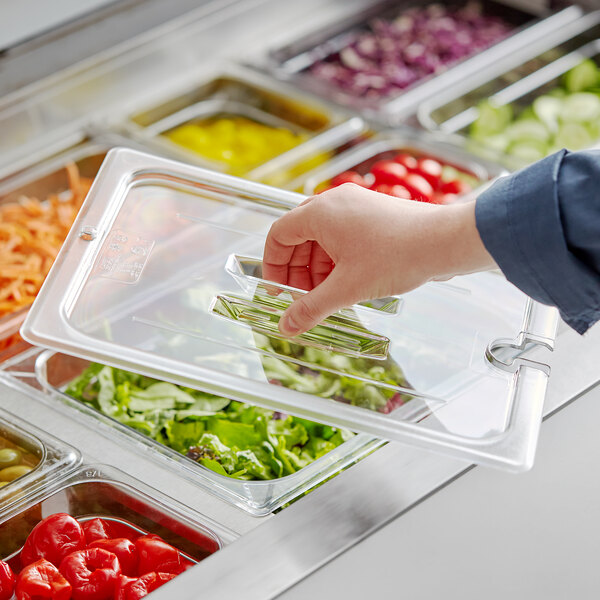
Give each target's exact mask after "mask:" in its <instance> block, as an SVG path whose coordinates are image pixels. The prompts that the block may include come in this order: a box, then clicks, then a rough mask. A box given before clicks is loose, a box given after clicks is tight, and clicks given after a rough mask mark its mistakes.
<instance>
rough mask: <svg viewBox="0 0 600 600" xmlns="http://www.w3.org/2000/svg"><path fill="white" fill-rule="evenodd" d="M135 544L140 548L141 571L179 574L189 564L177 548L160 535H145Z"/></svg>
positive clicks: (139, 566)
mask: <svg viewBox="0 0 600 600" xmlns="http://www.w3.org/2000/svg"><path fill="white" fill-rule="evenodd" d="M135 545H136V546H137V549H138V556H139V564H138V572H139V573H149V572H150V571H156V572H160V573H173V574H174V575H178V574H179V573H181V572H182V571H184V570H185V569H186V567H187V566H189V565H188V564H187V561H185V560H184V558H183V557H182V556H181V554H180V553H179V550H177V548H173V546H171V545H170V544H167V542H165V541H163V540H161V539H160V538H159V537H158V536H153V535H143V536H141V537H139V538H138V539H137V540H136V541H135Z"/></svg>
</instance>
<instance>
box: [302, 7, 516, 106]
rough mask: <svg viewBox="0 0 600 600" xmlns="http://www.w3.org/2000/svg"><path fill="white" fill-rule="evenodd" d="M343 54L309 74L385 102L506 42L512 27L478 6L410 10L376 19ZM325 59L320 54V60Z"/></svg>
mask: <svg viewBox="0 0 600 600" xmlns="http://www.w3.org/2000/svg"><path fill="white" fill-rule="evenodd" d="M368 25H369V27H368V30H367V31H364V32H359V33H357V35H356V37H355V38H354V39H353V41H352V42H351V43H350V44H349V45H348V46H346V47H345V48H343V49H342V50H340V51H338V52H336V53H333V54H331V55H330V56H328V57H327V58H326V59H324V60H319V61H317V62H315V63H314V64H313V65H312V66H311V67H310V72H311V74H312V75H314V76H315V77H317V78H319V79H322V80H325V81H327V82H329V83H331V84H333V85H335V86H337V87H339V88H341V89H342V90H344V91H345V92H348V93H350V94H353V95H359V96H367V97H374V98H381V97H386V96H390V95H392V94H395V93H398V92H400V91H402V90H404V89H406V88H408V87H410V86H411V85H414V84H415V83H416V82H417V81H419V80H420V79H423V78H425V77H427V76H431V75H432V74H435V73H439V72H441V71H443V70H445V69H447V68H448V67H449V66H451V65H453V64H455V63H457V62H458V61H460V60H463V59H465V58H467V57H469V56H472V55H473V54H475V53H477V52H479V51H481V50H483V49H485V48H487V47H489V46H491V45H492V44H494V43H496V42H498V41H500V40H501V39H503V38H505V37H506V36H507V35H508V34H509V33H510V30H511V26H510V25H509V24H508V23H505V22H503V21H502V20H501V19H499V18H497V17H493V16H486V15H484V14H483V7H482V6H481V4H480V3H479V2H469V3H467V4H466V5H465V6H464V7H462V8H460V9H453V8H449V7H446V6H444V5H443V4H439V3H436V4H431V5H429V6H427V7H424V8H411V9H408V10H406V11H404V12H403V13H402V14H401V15H399V16H398V17H396V18H395V19H393V20H385V19H381V18H378V19H373V20H372V21H371V22H370V23H369V24H368ZM321 56H322V55H321Z"/></svg>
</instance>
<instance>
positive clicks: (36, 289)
mask: <svg viewBox="0 0 600 600" xmlns="http://www.w3.org/2000/svg"><path fill="white" fill-rule="evenodd" d="M309 15H310V16H309ZM598 23H600V13H594V12H586V10H585V9H584V8H583V7H580V6H577V5H572V6H568V7H565V8H561V9H550V8H549V7H541V6H540V7H537V6H534V4H532V3H531V2H526V3H525V2H515V1H511V2H504V1H501V0H481V1H475V2H473V1H468V2H467V1H460V2H459V1H457V2H452V3H444V4H434V3H431V2H427V1H425V0H416V1H410V2H404V3H400V4H398V3H397V2H382V3H378V4H375V5H373V4H372V3H371V2H368V1H367V0H349V1H348V2H335V1H334V0H331V1H327V2H324V3H323V2H317V0H304V1H303V2H289V3H281V2H276V0H259V1H258V2H254V3H247V2H236V1H231V2H227V3H220V2H214V3H210V2H209V3H207V5H206V6H203V7H202V8H201V9H198V11H197V12H195V13H190V15H189V17H186V18H180V19H179V20H177V21H174V22H173V23H168V24H165V27H163V28H159V29H157V30H156V31H152V32H149V33H148V35H146V36H145V37H143V38H139V39H137V38H136V39H134V40H131V42H130V43H129V44H127V46H124V47H121V48H116V49H113V51H112V52H107V54H105V55H102V56H98V57H97V59H96V60H92V61H87V62H86V63H82V64H80V65H74V67H73V69H72V70H69V71H68V72H67V71H65V72H63V73H57V74H54V75H53V76H52V77H49V78H48V79H47V80H43V81H41V82H39V83H38V84H36V85H34V86H30V88H25V89H24V90H23V91H22V92H15V93H13V94H12V95H11V96H6V97H4V98H2V97H0V127H3V126H4V125H6V127H3V131H5V135H3V139H2V140H0V147H1V148H2V153H1V154H0V177H1V179H0V221H1V223H0V254H1V258H0V397H1V398H2V410H0V598H3V597H5V596H3V594H5V595H6V597H7V598H10V594H12V591H13V590H15V593H16V595H17V598H20V597H26V596H25V595H24V594H28V593H30V592H31V590H34V589H36V586H37V585H40V581H43V582H46V583H47V584H48V585H50V587H52V586H54V587H53V590H54V591H53V593H56V594H58V595H57V596H56V597H63V598H65V600H66V599H67V598H69V597H72V598H75V599H76V598H78V597H80V598H85V597H87V596H86V595H85V594H84V593H83V591H82V590H83V588H84V587H85V589H86V590H87V591H90V590H91V589H92V588H93V590H92V591H93V594H92V595H93V597H94V598H96V600H102V599H103V598H107V599H109V598H110V599H112V598H115V599H117V600H121V599H124V598H139V597H142V596H144V595H147V594H148V593H152V594H153V595H152V597H153V598H156V599H157V600H159V599H160V598H161V597H164V598H172V597H175V596H176V597H178V598H179V597H181V598H192V597H196V592H197V591H198V590H202V593H203V594H205V595H206V597H211V598H212V597H215V598H216V597H223V598H230V597H231V598H233V597H239V596H242V595H243V596H244V597H246V598H256V600H267V599H269V598H274V597H276V596H278V595H279V594H281V593H283V592H284V591H285V590H286V589H288V588H290V587H291V586H292V585H294V583H296V582H298V581H299V580H300V579H302V578H304V577H306V576H308V575H310V573H312V572H313V571H314V570H316V569H317V568H319V567H320V566H321V565H323V564H325V563H326V562H327V561H330V560H331V559H332V558H334V557H335V556H336V555H338V554H339V553H340V552H342V551H344V550H345V549H346V548H349V547H351V546H353V545H355V544H357V543H358V542H359V541H360V540H362V539H363V538H364V537H366V536H367V535H369V534H370V533H372V532H373V531H375V530H376V529H378V528H380V527H382V526H383V525H385V524H386V523H387V522H389V521H390V520H391V519H393V518H394V517H396V516H398V515H400V514H401V513H402V512H404V511H406V510H408V509H409V508H410V507H412V506H413V505H414V504H416V503H417V502H419V501H421V500H422V499H423V498H425V497H426V496H427V495H429V494H431V493H433V492H435V491H436V490H437V489H439V488H440V487H441V486H443V485H445V484H446V483H447V482H449V481H451V480H452V479H453V478H456V477H458V476H459V475H461V474H462V473H464V472H465V471H466V470H467V469H468V468H469V467H470V466H471V465H472V464H473V463H475V464H480V465H487V466H492V467H496V468H500V469H503V470H505V471H513V472H514V471H523V470H526V469H528V468H529V467H531V465H532V463H533V460H534V455H535V449H536V443H537V437H538V433H539V427H540V424H541V420H542V417H543V415H548V414H550V413H552V412H553V411H554V410H556V409H557V408H559V407H560V406H562V405H563V404H565V403H566V402H568V401H569V400H571V399H572V398H574V397H575V396H576V395H577V394H579V393H581V392H583V391H584V390H585V389H587V388H588V387H590V386H592V385H594V384H595V383H597V379H598V377H597V372H596V370H595V369H594V368H593V366H595V365H597V361H598V360H600V344H598V343H597V340H596V343H594V341H595V338H594V331H592V335H591V336H589V337H588V338H587V339H586V340H584V341H583V342H581V341H580V340H578V339H577V338H576V336H575V335H574V334H572V332H569V331H565V330H564V329H560V328H559V329H558V333H557V326H558V315H557V312H556V311H555V310H554V309H550V308H548V307H545V306H542V305H540V304H537V303H536V302H534V301H532V300H531V299H529V298H527V297H526V296H524V295H523V294H521V293H520V292H519V291H518V290H516V289H515V288H514V287H513V286H511V285H510V284H508V283H507V282H506V280H505V279H504V278H503V277H502V276H501V274H499V273H498V272H488V273H481V274H477V275H469V276H464V277H460V278H455V279H453V280H451V281H448V282H431V283H429V284H427V285H425V286H423V287H422V288H420V289H418V290H415V291H413V292H410V293H408V294H404V295H402V296H400V297H391V298H381V299H378V300H375V301H372V302H369V303H360V304H357V305H354V306H353V307H348V308H346V309H343V310H341V311H339V312H338V313H336V314H335V315H332V316H331V317H329V318H328V319H326V320H325V321H324V322H323V324H322V325H320V326H318V327H316V328H315V329H313V330H311V331H310V332H307V334H303V335H302V336H299V337H298V338H295V339H294V340H287V339H285V338H282V337H281V336H280V335H279V333H278V330H277V323H278V320H279V318H280V316H281V314H282V311H283V310H285V308H286V307H287V306H288V305H289V302H290V301H292V299H293V298H294V297H295V296H296V295H297V294H300V293H303V292H302V290H297V289H294V288H288V287H287V286H278V295H277V296H274V295H273V294H272V291H273V290H272V287H273V284H271V283H269V282H268V281H266V280H264V279H263V278H262V264H261V257H262V248H263V244H264V239H265V236H266V234H267V232H268V229H269V227H270V225H271V223H272V222H273V221H274V220H275V219H276V218H277V217H278V216H280V215H282V214H284V213H285V212H286V211H288V210H290V209H292V208H294V207H295V206H297V205H298V204H299V203H300V202H302V200H303V199H304V197H305V196H306V195H311V194H315V193H319V192H321V191H323V190H325V189H328V188H331V187H335V186H337V185H340V184H342V183H344V182H348V181H349V182H353V183H356V184H358V185H362V186H364V187H368V188H370V189H374V190H376V191H380V192H383V193H387V194H391V195H393V196H398V197H401V198H410V199H412V200H414V201H425V202H433V203H438V204H450V203H456V202H465V201H468V200H470V199H472V198H474V197H475V196H476V195H477V194H478V193H480V191H481V190H482V189H484V188H485V187H486V186H489V185H492V184H493V182H494V181H495V180H496V179H497V178H498V177H501V176H503V175H505V174H507V173H508V172H509V171H510V170H512V169H515V168H517V167H520V166H521V165H523V164H527V162H530V161H532V160H535V159H537V158H539V157H541V156H544V155H546V154H547V153H549V152H551V151H552V150H553V149H554V148H555V147H556V146H561V145H567V146H570V147H573V148H575V147H589V146H592V145H594V144H595V143H596V142H597V139H598V138H599V137H600V125H599V124H600V121H599V120H598V119H599V118H600V117H599V115H600V100H599V99H598V98H600V96H599V95H598V90H599V89H600V67H599V64H600V63H598V56H599V54H598V53H599V50H600V48H599V47H598V38H599V35H598V34H599V33H600V31H599V30H598V27H599V25H598ZM52 51H53V46H52V43H51V42H50V44H49V46H48V52H52ZM271 186H272V187H271ZM595 337H596V338H597V337H598V336H597V335H596V336H595ZM555 338H556V339H557V342H558V347H557V350H556V351H555V352H554V353H552V352H551V350H553V348H554V345H555ZM556 365H560V366H561V367H562V368H561V369H559V370H558V372H557V373H556V374H553V376H552V378H551V379H549V375H550V368H551V366H556ZM61 528H62V530H64V531H67V530H68V531H69V532H70V533H69V536H67V537H68V543H66V542H65V543H64V544H62V545H63V546H64V548H62V549H59V550H57V547H56V544H55V541H56V539H57V538H56V531H57V529H61ZM63 541H64V540H63ZM67 546H68V547H67ZM100 563H102V564H100ZM94 569H98V570H100V569H101V570H103V571H104V572H105V573H104V575H106V577H105V579H106V581H105V582H104V584H103V585H104V587H102V586H99V585H97V582H96V583H94V582H93V581H92V580H94V581H95V579H94V578H95V574H94ZM104 575H103V577H104ZM48 582H50V583H48ZM44 585H45V584H44ZM11 586H12V587H11ZM86 586H87V587H86ZM90 586H91V587H90ZM159 588H160V589H159ZM7 590H8V592H10V593H8V592H7ZM87 591H86V593H87ZM61 594H62V596H61ZM161 595H162V596H161ZM90 597H91V596H90Z"/></svg>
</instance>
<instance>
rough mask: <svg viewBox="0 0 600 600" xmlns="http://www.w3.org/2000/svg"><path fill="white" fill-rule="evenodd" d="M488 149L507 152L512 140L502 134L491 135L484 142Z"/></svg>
mask: <svg viewBox="0 0 600 600" xmlns="http://www.w3.org/2000/svg"><path fill="white" fill-rule="evenodd" d="M482 141H483V142H484V143H485V145H486V146H488V148H492V149H493V150H495V151H496V152H505V151H506V149H507V148H508V146H509V145H510V143H511V140H510V138H509V137H508V136H507V135H505V134H502V133H497V134H496V135H489V136H488V137H487V138H485V140H482Z"/></svg>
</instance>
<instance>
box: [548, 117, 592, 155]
mask: <svg viewBox="0 0 600 600" xmlns="http://www.w3.org/2000/svg"><path fill="white" fill-rule="evenodd" d="M594 141H595V140H594V137H593V136H592V135H591V134H590V132H589V130H588V129H587V128H586V127H584V126H583V125H582V124H581V123H563V124H562V125H561V126H560V128H559V130H558V133H557V134H556V137H555V138H554V143H553V146H557V147H558V148H568V149H569V150H581V149H582V148H587V147H588V146H591V145H592V144H593V142H594Z"/></svg>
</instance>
